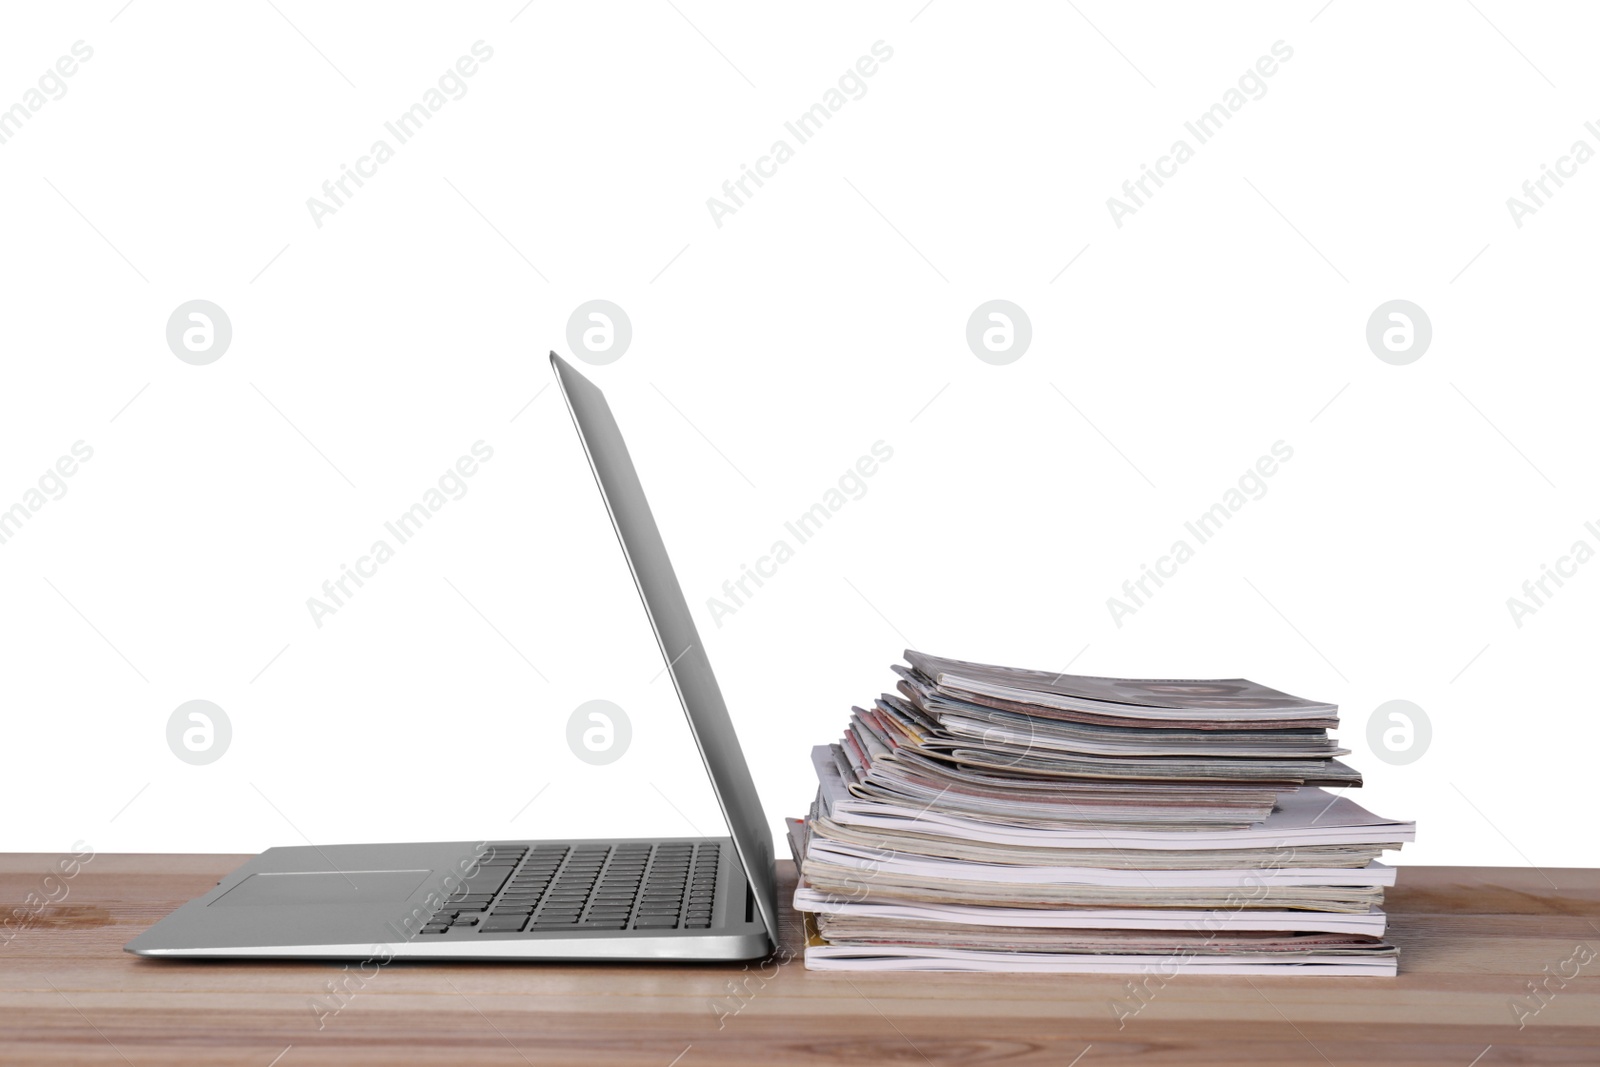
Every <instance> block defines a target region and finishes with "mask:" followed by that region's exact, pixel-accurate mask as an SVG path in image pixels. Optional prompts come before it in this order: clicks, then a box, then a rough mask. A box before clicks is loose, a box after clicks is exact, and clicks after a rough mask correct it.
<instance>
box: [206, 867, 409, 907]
mask: <svg viewBox="0 0 1600 1067" xmlns="http://www.w3.org/2000/svg"><path fill="white" fill-rule="evenodd" d="M432 873H433V872H432V871H287V872H282V873H279V872H271V873H265V872H264V873H261V874H252V875H251V876H250V877H249V878H246V879H245V880H244V881H242V882H240V883H239V884H238V885H236V886H234V887H233V888H232V889H230V890H228V891H227V892H226V893H224V894H223V895H222V896H221V897H218V898H217V899H216V900H213V901H212V902H211V904H210V907H213V908H215V907H260V906H262V905H272V904H381V903H385V902H389V901H401V900H409V899H411V894H412V893H414V892H416V890H417V887H418V886H420V885H422V883H423V882H424V881H426V880H427V878H428V876H429V875H430V874H432Z"/></svg>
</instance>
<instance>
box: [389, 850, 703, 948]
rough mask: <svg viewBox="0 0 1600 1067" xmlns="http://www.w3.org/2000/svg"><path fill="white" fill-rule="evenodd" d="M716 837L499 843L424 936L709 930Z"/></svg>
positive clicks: (428, 926) (488, 852) (434, 920)
mask: <svg viewBox="0 0 1600 1067" xmlns="http://www.w3.org/2000/svg"><path fill="white" fill-rule="evenodd" d="M720 851H721V850H720V847H719V846H718V844H717V842H715V841H706V842H693V841H662V842H658V843H654V844H652V843H650V842H640V843H635V844H619V845H560V844H549V845H495V846H493V847H492V848H490V849H489V850H488V851H487V852H485V853H484V854H483V857H482V858H481V859H480V860H479V862H478V867H477V870H476V871H475V872H474V873H473V874H472V875H471V876H470V877H469V878H468V879H467V880H466V882H465V883H464V884H463V885H462V886H461V887H460V888H459V889H457V890H456V892H455V893H453V894H451V896H450V898H449V899H448V900H447V901H446V902H445V904H444V905H443V906H442V907H441V908H440V909H439V910H438V911H437V912H435V913H434V915H433V917H432V918H431V919H430V920H429V922H428V924H427V925H426V926H424V927H423V928H422V931H421V932H422V933H423V934H432V935H438V934H446V933H449V932H450V931H452V930H462V931H473V930H476V931H478V932H480V933H486V934H491V933H492V934H509V933H522V932H535V931H537V932H541V933H542V932H544V931H549V930H557V931H559V930H708V929H710V928H711V916H712V905H713V903H714V902H715V900H714V898H715V896H716V888H717V860H718V857H719V853H720Z"/></svg>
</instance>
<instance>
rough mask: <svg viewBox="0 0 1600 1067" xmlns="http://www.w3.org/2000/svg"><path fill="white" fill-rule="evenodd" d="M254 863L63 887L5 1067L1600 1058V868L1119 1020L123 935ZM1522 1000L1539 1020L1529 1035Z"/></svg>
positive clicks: (1089, 991) (3, 1051) (938, 986)
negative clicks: (1316, 966)
mask: <svg viewBox="0 0 1600 1067" xmlns="http://www.w3.org/2000/svg"><path fill="white" fill-rule="evenodd" d="M244 858H245V857H243V856H217V855H178V856H156V855H100V856H95V857H93V858H92V860H90V861H89V862H88V863H87V864H84V865H83V866H82V868H81V870H79V871H78V873H77V874H76V875H74V876H73V877H71V878H70V879H66V880H64V881H62V882H55V881H52V882H50V883H49V892H50V893H51V895H54V896H56V897H57V898H58V900H59V903H56V904H51V905H48V906H44V907H42V908H41V910H39V912H38V913H37V915H36V916H34V917H33V918H32V920H31V923H30V924H29V925H27V926H25V927H23V928H22V929H21V930H20V931H19V932H16V933H15V936H14V937H13V938H12V939H11V940H10V942H9V943H4V944H0V1064H6V1065H10V1064H18V1065H29V1067H32V1065H35V1064H38V1065H47V1064H108V1065H121V1067H126V1065H130V1064H131V1065H138V1067H144V1065H147V1064H148V1065H161V1067H172V1065H187V1064H205V1065H208V1067H212V1065H233V1064H238V1065H241V1067H269V1065H276V1067H311V1065H314V1064H472V1065H490V1064H494V1065H500V1064H505V1065H520V1067H526V1065H529V1064H540V1065H543V1064H561V1065H567V1064H572V1065H596V1064H628V1065H639V1067H670V1065H674V1064H675V1065H678V1067H705V1065H710V1064H724V1065H738V1067H751V1065H756V1067H776V1065H780V1064H806V1065H823V1064H852V1065H857V1064H859V1065H875V1064H917V1065H921V1064H941V1065H942V1064H994V1065H1003V1067H1027V1065H1034V1064H1049V1065H1051V1067H1068V1065H1071V1064H1081V1065H1082V1067H1100V1065H1109V1064H1127V1063H1133V1062H1137V1063H1139V1064H1148V1065H1152V1067H1159V1065H1170V1064H1207V1065H1232V1064H1251V1065H1256V1064H1310V1065H1313V1067H1322V1065H1324V1064H1336V1065H1339V1067H1344V1065H1347V1064H1366V1063H1382V1064H1428V1065H1444V1067H1471V1065H1476V1067H1499V1065H1502V1064H1511V1063H1515V1064H1585V1065H1593V1064H1600V957H1597V954H1600V871H1597V870H1587V869H1585V870H1547V871H1544V872H1542V873H1541V872H1538V871H1534V870H1530V869H1524V868H1495V867H1483V868H1470V867H1404V868H1402V869H1401V872H1400V881H1399V886H1398V887H1397V888H1395V889H1394V890H1392V891H1391V892H1390V894H1389V900H1390V906H1389V910H1390V913H1391V916H1392V919H1391V924H1390V930H1391V936H1392V938H1393V940H1394V941H1395V942H1396V943H1398V944H1399V945H1400V946H1401V947H1402V956H1401V961H1400V967H1401V975H1400V977H1399V978H1392V979H1391V978H1292V977H1291V978H1271V979H1268V978H1256V979H1247V978H1197V977H1182V978H1175V979H1172V980H1170V981H1167V982H1166V983H1165V984H1156V983H1153V984H1152V986H1151V991H1150V992H1149V993H1147V994H1146V995H1145V996H1144V997H1143V998H1142V1000H1143V1001H1145V1004H1144V1006H1143V1008H1142V1009H1141V1010H1139V1011H1137V1013H1136V1014H1132V1015H1130V1016H1129V1017H1127V1018H1124V1019H1122V1020H1121V1022H1120V1025H1119V1020H1118V1018H1117V1015H1116V1014H1115V1013H1114V1011H1113V1008H1112V1005H1113V1003H1121V1004H1122V1005H1123V1007H1124V1011H1126V1009H1127V1008H1128V1006H1129V1005H1130V1004H1137V1003H1139V1001H1133V1000H1129V999H1127V998H1128V997H1129V993H1128V988H1127V980H1126V979H1117V978H1111V977H1104V978H1101V977H1076V976H1044V977H1026V976H1011V975H975V976H973V975H968V976H961V975H945V974H929V975H870V974H867V975H863V974H855V975H843V974H821V973H816V972H808V971H806V970H805V969H804V966H803V965H802V964H801V963H800V962H799V961H798V960H795V961H793V962H787V963H779V962H778V959H779V958H782V957H781V956H780V957H775V958H774V960H773V961H770V962H768V963H766V964H753V965H751V966H749V967H744V966H742V965H737V964H735V965H716V966H709V965H653V966H634V965H610V966H588V965H578V964H555V965H551V964H541V965H532V964H488V965H484V964H416V963H393V964H390V965H389V966H387V967H383V968H381V969H379V968H374V969H373V970H372V973H369V974H367V975H365V976H363V975H362V974H360V973H359V972H358V971H356V970H354V969H353V968H352V969H349V970H347V969H346V968H345V967H344V965H341V964H333V963H227V962H209V963H203V962H193V963H189V962H184V963H179V962H172V961H160V960H145V959H139V958H136V957H134V956H130V955H128V954H127V953H125V952H123V951H122V946H123V944H124V943H125V942H127V941H128V940H129V939H131V938H132V937H133V936H134V935H135V934H137V933H138V932H139V931H141V930H143V929H144V928H145V927H147V926H149V925H150V924H151V923H153V922H155V921H156V920H157V919H159V918H160V917H161V916H162V915H164V914H166V912H167V911H168V910H170V909H171V908H173V907H176V906H177V905H178V904H179V903H181V902H182V901H184V900H187V899H189V898H190V897H193V896H197V895H199V894H200V893H202V892H204V891H206V890H207V889H209V888H210V887H211V886H212V885H213V884H215V883H216V881H217V880H218V879H219V878H220V877H222V876H223V875H224V874H226V873H227V872H228V871H229V870H230V869H232V868H233V867H234V866H235V865H237V864H238V863H240V862H242V861H243V860H244ZM58 859H59V857H55V856H44V855H20V854H19V855H5V856H0V915H3V914H5V913H6V912H9V909H11V908H13V907H17V906H24V907H26V903H27V901H28V900H29V895H30V894H40V895H41V896H42V894H43V891H44V889H45V877H46V875H47V873H48V872H49V871H51V870H52V868H53V866H54V865H55V864H56V863H57V861H58ZM781 873H782V875H783V876H784V878H785V879H786V882H787V883H788V884H789V885H792V880H793V876H794V871H793V868H792V866H791V865H789V864H787V863H785V864H783V866H782V868H781ZM1552 883H1554V886H1558V887H1559V888H1553V887H1552ZM63 890H64V891H65V893H66V895H65V896H64V897H62V896H61V893H62V891H63ZM787 894H788V889H787V887H786V888H785V890H784V893H783V895H784V896H785V897H786V896H787ZM34 899H35V901H38V900H39V899H40V898H39V897H35V898H34ZM784 922H785V934H786V936H785V946H784V950H785V953H788V954H792V953H793V952H794V951H795V950H796V949H797V947H798V944H799V940H798V935H799V925H798V922H797V921H796V919H795V916H794V914H793V913H792V912H789V911H788V910H787V909H785V912H784ZM1575 954H1576V955H1575ZM1584 960H1586V961H1587V962H1578V961H1584ZM1574 970H1576V972H1577V976H1576V977H1563V975H1564V974H1565V975H1571V974H1572V973H1573V972H1574ZM1548 975H1554V976H1555V977H1549V978H1547V976H1548ZM1538 980H1546V984H1547V986H1548V989H1549V991H1548V992H1545V993H1544V994H1543V996H1542V1006H1541V1000H1539V999H1534V998H1532V997H1530V996H1528V983H1529V982H1530V981H1538ZM341 983H342V984H343V987H344V989H345V990H346V991H345V992H343V993H340V994H338V995H337V996H336V995H334V994H332V993H330V989H338V988H339V987H340V984H341ZM1519 997H1520V998H1522V999H1520V1000H1519V999H1518V998H1519ZM319 1004H320V1010H321V1012H322V1015H321V1017H320V1019H319V1015H318V1007H317V1005H319ZM1513 1004H1521V1005H1523V1007H1524V1010H1526V1011H1529V1012H1532V1011H1533V1009H1535V1008H1538V1009H1539V1010H1537V1012H1535V1013H1533V1014H1531V1015H1528V1016H1526V1017H1525V1018H1524V1020H1523V1023H1524V1025H1523V1026H1522V1027H1521V1028H1520V1029H1519V1028H1518V1026H1517V1021H1516V1016H1515V1015H1514V1012H1513ZM319 1022H320V1024H321V1025H320V1028H319ZM1085 1050H1087V1051H1085ZM1486 1050H1487V1051H1486Z"/></svg>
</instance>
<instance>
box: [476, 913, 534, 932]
mask: <svg viewBox="0 0 1600 1067" xmlns="http://www.w3.org/2000/svg"><path fill="white" fill-rule="evenodd" d="M526 925H528V917H527V916H526V915H507V916H504V917H502V916H491V917H489V918H488V919H485V920H484V921H483V924H482V925H480V926H479V927H478V930H479V931H480V932H481V933H485V934H514V933H520V932H521V931H522V928H523V927H524V926H526Z"/></svg>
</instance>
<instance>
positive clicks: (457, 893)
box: [126, 352, 778, 962]
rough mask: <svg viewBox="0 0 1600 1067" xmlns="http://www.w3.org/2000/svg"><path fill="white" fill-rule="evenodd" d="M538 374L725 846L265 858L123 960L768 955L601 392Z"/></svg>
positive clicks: (677, 631)
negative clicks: (602, 509)
mask: <svg viewBox="0 0 1600 1067" xmlns="http://www.w3.org/2000/svg"><path fill="white" fill-rule="evenodd" d="M550 362H551V365H552V366H553V367H554V368H555V374H556V381H557V382H558V383H559V385H560V387H561V392H562V395H563V396H565V397H566V401H567V409H568V410H569V411H570V412H571V413H572V421H573V422H574V423H575V424H576V425H577V429H578V436H579V438H580V439H582V441H583V449H584V452H585V453H586V454H587V455H588V457H589V466H590V468H591V469H592V470H593V471H594V476H595V481H596V482H597V483H599V486H600V496H601V498H602V499H603V500H604V501H605V505H606V510H607V511H608V512H609V513H610V515H611V524H612V526H613V527H614V528H615V529H616V532H617V539H618V540H619V541H621V543H622V554H623V556H624V557H625V558H626V559H627V561H628V567H629V569H630V570H631V571H632V572H633V580H634V584H635V585H636V586H637V587H638V589H639V596H640V598H641V599H642V600H643V601H644V609H645V614H646V615H648V616H649V619H650V625H651V628H652V629H653V630H654V631H655V635H656V642H657V644H658V645H659V646H660V649H661V655H662V658H663V660H664V661H665V662H666V665H667V666H666V669H667V670H668V671H669V672H670V673H671V675H672V682H673V686H674V688H675V689H676V690H677V693H678V700H679V702H680V703H681V704H682V705H683V710H684V713H685V714H686V715H687V716H688V719H689V727H690V730H691V731H692V732H693V734H694V740H695V744H696V745H697V746H698V747H699V749H700V755H701V758H702V759H703V760H704V761H705V765H706V771H707V772H708V774H709V775H710V778H711V785H712V787H713V788H714V789H715V790H716V794H717V801H718V803H719V804H720V805H721V806H722V814H723V817H724V819H725V821H726V822H727V825H728V828H729V831H730V834H731V836H729V837H677V838H667V839H661V838H642V837H627V838H611V839H600V840H551V841H502V840H493V841H477V842H474V841H449V842H439V843H431V844H389V845H381V844H380V845H320V846H319V845H310V846H304V847H302V846H292V847H287V848H272V849H268V850H267V851H265V852H263V853H261V854H260V855H259V856H256V857H255V858H254V859H252V860H250V861H249V862H248V863H246V864H245V865H244V866H242V867H240V868H239V869H238V870H236V871H234V872H233V873H232V874H230V875H228V876H227V877H226V878H224V879H223V880H222V881H220V882H218V883H217V886H216V888H215V889H213V890H211V891H210V892H209V893H207V894H205V895H204V896H202V897H199V898H198V899H196V900H191V901H190V902H189V903H187V904H185V905H183V906H182V907H181V908H179V909H178V910H176V911H174V912H173V913H172V914H170V915H168V916H167V917H166V918H164V919H162V920H161V921H160V922H158V923H156V925H155V926H153V927H151V928H150V929H149V930H147V931H146V932H145V933H143V934H141V935H139V936H138V937H136V938H135V939H134V940H132V941H130V942H129V943H128V944H127V946H126V948H127V950H128V951H129V952H132V953H135V954H137V955H140V956H157V957H166V958H183V959H193V958H204V957H225V958H235V959H237V958H279V959H282V958H291V959H360V960H371V959H377V960H379V961H381V962H387V961H388V960H390V959H435V960H490V959H494V960H748V959H756V958H759V957H762V956H765V955H766V954H767V953H768V952H770V951H771V950H772V949H773V948H774V947H775V946H776V945H777V943H778V927H777V918H778V909H777V879H776V875H775V872H774V870H773V855H772V834H771V831H770V829H769V828H768V826H767V820H766V816H765V815H764V814H763V813H762V810H761V801H760V800H759V798H758V797H757V796H756V787H755V783H754V781H752V780H751V778H750V770H749V768H748V767H747V766H746V765H745V761H744V753H743V752H742V751H741V750H740V748H739V739H738V737H737V736H736V735H735V734H734V731H733V722H732V720H730V719H729V717H728V709H727V706H726V705H725V704H724V703H723V701H722V692H721V690H720V689H719V688H718V686H717V680H716V677H715V675H713V674H712V671H711V663H710V661H709V660H708V659H707V658H706V652H705V647H704V646H703V645H702V644H701V643H700V637H699V634H698V633H697V632H696V630H695V625H694V620H693V618H692V617H691V616H690V614H689V605H688V603H687V602H686V601H685V600H684V598H683V590H682V589H681V588H680V587H679V586H678V580H677V577H676V576H675V575H674V574H673V571H672V563H671V561H670V560H669V559H668V558H667V549H666V546H665V545H664V544H663V543H662V541H661V533H660V531H659V530H657V529H656V523H655V519H654V517H652V515H651V514H650V505H649V504H648V503H647V502H646V500H645V496H644V489H643V487H642V486H640V484H639V476H638V474H637V473H636V472H635V471H634V468H633V460H632V459H631V458H629V456H628V448H627V445H626V444H624V443H623V440H622V433H621V431H620V430H619V429H618V428H617V423H616V420H615V419H614V418H612V415H611V408H610V407H609V406H608V405H607V404H606V399H605V396H604V395H603V394H602V393H601V392H600V390H599V389H598V388H597V387H596V386H595V385H594V384H593V383H591V382H589V381H588V380H587V379H585V378H584V377H583V376H582V375H580V374H578V372H577V371H575V370H573V368H572V367H571V366H570V365H569V364H567V363H566V362H565V361H564V360H562V359H561V358H560V357H559V356H557V355H556V354H555V353H554V352H552V353H550Z"/></svg>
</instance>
